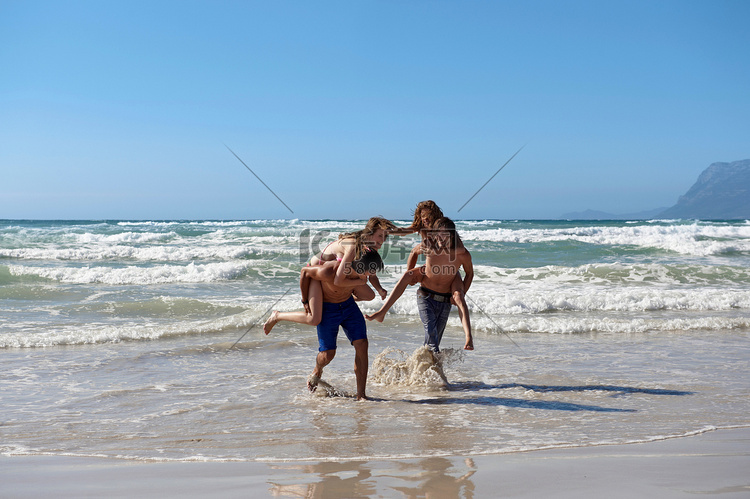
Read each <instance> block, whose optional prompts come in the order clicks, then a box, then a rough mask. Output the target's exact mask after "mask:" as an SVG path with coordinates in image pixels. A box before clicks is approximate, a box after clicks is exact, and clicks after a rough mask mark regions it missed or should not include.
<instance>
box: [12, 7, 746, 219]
mask: <svg viewBox="0 0 750 499" xmlns="http://www.w3.org/2000/svg"><path fill="white" fill-rule="evenodd" d="M749 25H750V2H748V1H745V0H739V1H724V0H711V1H708V0H706V1H687V0H680V1H653V0H649V1H600V0H597V1H590V2H589V1H569V2H568V1H521V0H515V1H512V2H508V1H441V0H430V1H421V0H420V1H417V0H403V1H395V0H393V1H386V0H380V1H351V0H344V1H308V0H304V1H268V0H264V1H237V2H230V1H174V2H170V1H144V2H140V1H132V0H127V1H99V0H97V1H54V2H47V1H43V2H40V1H34V0H19V1H16V0H12V1H9V0H0V68H2V69H1V70H0V71H2V76H0V218H79V219H80V218H86V219H89V218H94V219H103V218H126V219H155V218H159V219H174V218H178V219H185V218H190V219H192V218H212V219H216V218H218V219H255V218H301V219H310V218H347V219H348V218H366V217H369V216H373V215H377V214H380V215H383V216H386V217H389V218H394V219H403V218H408V217H410V215H411V210H412V209H413V207H414V205H415V204H416V203H417V202H418V201H420V200H423V199H434V200H435V201H436V202H438V204H439V205H441V207H442V208H443V210H444V211H445V212H446V214H447V215H448V216H451V217H454V218H470V219H473V218H480V219H481V218H547V217H557V216H559V215H562V214H563V213H566V212H570V211H580V210H584V209H587V208H590V209H597V210H603V211H608V212H611V213H629V212H635V211H640V210H647V209H652V208H657V207H662V206H670V205H672V204H674V203H675V202H676V201H677V197H678V196H679V195H680V194H683V193H684V192H685V191H686V190H687V189H688V188H689V187H690V186H691V185H692V184H693V182H694V181H695V180H696V178H697V176H698V175H699V174H700V172H701V171H703V169H705V168H706V167H708V165H709V164H711V163H713V162H717V161H735V160H740V159H747V158H750V90H748V89H750V51H749V49H748V47H750V29H748V26H749ZM225 144H226V145H227V146H229V147H230V148H231V149H232V150H234V151H235V152H236V153H237V154H238V155H239V156H240V157H241V158H242V159H243V160H244V161H245V162H246V163H247V164H248V165H249V166H250V167H251V168H252V169H253V170H254V171H255V173H256V174H257V175H258V176H259V177H260V178H261V179H263V181H265V183H266V184H267V185H268V186H269V187H270V188H271V189H272V190H273V191H274V192H275V193H276V194H277V195H278V196H279V197H280V198H281V199H282V200H284V202H285V203H286V204H287V205H288V206H289V207H290V208H291V209H292V210H293V211H294V213H293V214H292V213H290V212H289V210H287V208H285V207H284V205H283V204H282V203H280V202H279V201H278V200H277V199H276V198H275V197H274V196H273V194H271V193H270V192H269V191H268V190H267V189H266V188H265V187H264V186H263V185H262V184H261V183H260V182H259V181H258V180H257V179H256V178H255V177H254V176H253V175H252V174H251V173H250V172H249V171H248V170H246V169H245V167H244V166H242V164H241V163H240V162H239V161H238V160H237V159H236V158H235V157H234V156H233V155H232V154H231V153H230V152H229V151H228V150H227V148H226V147H225ZM524 145H525V148H524V149H523V150H522V151H521V153H519V154H518V156H517V157H516V158H515V159H514V160H513V161H512V162H511V163H510V164H509V165H508V166H507V167H506V168H505V169H504V170H503V171H501V172H500V173H499V174H498V175H497V176H496V177H495V178H494V179H493V180H492V182H490V183H489V184H488V185H487V186H486V187H485V188H484V189H483V190H482V191H481V192H480V193H479V194H478V195H477V196H476V197H475V198H474V199H473V200H472V201H471V203H469V204H468V205H467V206H466V207H465V208H464V209H463V210H462V211H461V212H460V213H458V209H459V208H460V207H461V206H462V205H463V204H464V203H465V202H466V200H467V199H469V198H470V197H471V195H472V194H474V193H475V192H476V190H477V189H479V188H480V187H481V186H482V184H484V183H485V182H486V181H487V180H488V179H489V178H490V177H491V176H492V175H493V174H494V173H495V172H496V171H497V169H498V168H500V166H502V164H503V163H505V161H506V160H507V159H508V158H509V157H510V156H512V155H513V153H515V152H516V151H517V150H518V149H519V148H520V147H521V146H524Z"/></svg>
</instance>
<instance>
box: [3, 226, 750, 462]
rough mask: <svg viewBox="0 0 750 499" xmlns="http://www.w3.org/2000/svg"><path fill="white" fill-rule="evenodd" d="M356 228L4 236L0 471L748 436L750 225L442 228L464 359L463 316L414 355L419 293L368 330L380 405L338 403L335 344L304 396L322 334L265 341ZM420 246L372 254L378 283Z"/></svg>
mask: <svg viewBox="0 0 750 499" xmlns="http://www.w3.org/2000/svg"><path fill="white" fill-rule="evenodd" d="M395 222H396V223H397V224H398V225H400V226H406V225H408V221H406V220H401V221H395ZM363 226H364V221H363V220H318V221H306V220H249V221H96V220H91V221H27V220H2V221H0V358H1V359H2V367H3V368H2V373H1V374H0V394H1V395H0V397H2V403H1V404H0V454H2V455H5V456H19V455H65V456H95V457H104V458H117V459H125V460H134V461H264V462H285V461H310V462H315V463H318V462H327V461H352V460H370V459H407V458H418V457H419V458H421V457H440V456H479V455H487V454H499V453H513V452H521V451H530V450H536V449H546V448H555V447H580V446H596V445H608V444H624V443H631V442H645V441H652V440H659V439H666V438H672V437H680V436H687V435H694V434H697V433H701V432H706V431H710V430H713V429H717V428H734V427H743V426H750V376H749V375H748V374H749V373H750V341H748V340H750V222H748V221H739V222H737V221H726V222H718V221H712V222H706V221H674V220H659V221H521V220H519V221H514V220H507V221H506V220H481V221H468V220H467V221H457V227H458V231H459V234H460V235H461V237H462V239H463V241H464V243H465V245H466V247H467V249H468V250H469V251H470V252H471V254H472V257H473V262H474V269H475V278H474V282H473V284H472V286H471V289H470V290H469V293H468V295H467V302H468V304H469V308H470V310H471V318H472V324H473V327H474V343H475V348H476V350H474V351H464V350H462V346H463V333H462V330H461V326H460V322H459V320H458V317H457V312H456V311H455V308H454V311H453V312H452V313H451V318H450V320H449V323H448V326H447V329H446V333H445V337H444V338H443V343H442V345H441V347H442V350H443V352H442V355H441V359H440V362H439V363H438V364H430V363H429V362H428V361H425V352H424V350H422V349H421V346H422V342H423V330H422V325H421V322H420V320H419V316H418V312H417V305H416V299H415V296H414V295H415V290H414V288H410V289H408V290H407V291H406V293H405V294H404V295H403V296H402V298H401V299H400V300H399V301H398V302H397V303H396V305H395V306H394V307H393V309H392V310H391V311H390V312H389V314H388V315H387V316H386V319H385V321H384V322H383V323H368V334H369V338H370V351H369V353H370V376H369V381H368V395H369V396H370V397H372V399H373V400H371V401H364V402H357V401H356V400H355V399H354V398H352V396H351V394H352V393H353V392H354V390H355V386H354V373H353V359H354V350H353V348H352V347H351V346H350V345H348V344H347V342H346V340H345V337H344V336H343V334H341V335H340V336H339V338H340V340H339V349H338V353H337V356H336V358H335V359H334V360H333V362H332V363H331V364H330V365H329V366H328V368H327V369H326V371H325V373H324V376H323V379H324V380H326V381H327V382H329V383H331V385H333V386H334V387H335V388H336V395H339V396H331V397H323V396H320V395H322V394H320V393H319V394H310V393H309V392H308V391H307V389H306V386H305V384H306V379H307V376H308V374H309V373H310V372H311V370H312V368H313V365H314V359H315V354H316V350H317V338H316V334H315V329H314V328H312V327H308V326H303V325H299V324H292V323H285V322H282V323H279V324H278V325H277V326H276V327H275V328H274V330H273V331H272V332H271V334H270V335H268V336H266V335H264V334H263V330H262V324H263V322H264V321H265V319H266V318H267V316H268V314H269V313H270V311H271V310H273V309H278V310H284V311H289V310H299V309H300V308H301V304H300V300H299V282H298V281H299V271H300V268H301V267H302V266H303V265H304V264H305V262H306V261H307V260H308V259H309V257H310V256H311V254H312V253H313V252H314V251H315V250H318V249H320V248H322V246H323V245H324V244H326V243H327V242H328V241H330V240H333V239H334V238H336V236H337V235H338V234H339V233H341V232H347V231H352V230H357V229H359V228H361V227H363ZM416 242H417V239H416V236H405V237H390V238H389V239H388V241H387V242H386V244H385V245H384V246H383V247H382V248H381V255H382V256H383V257H384V260H385V263H386V270H385V271H384V272H383V273H381V275H380V280H381V283H383V285H384V287H385V288H386V289H387V290H391V289H392V288H393V286H394V284H395V283H396V281H397V279H398V277H399V276H400V274H401V273H402V272H403V271H404V270H405V264H406V257H407V256H408V253H409V250H410V249H411V247H412V246H413V245H414V244H415V243H416ZM381 303H382V302H381V300H380V298H379V297H378V298H376V299H375V300H373V301H371V302H360V303H359V306H360V308H361V309H362V311H363V312H364V313H371V312H374V311H376V310H377V309H378V308H379V307H380V304H381ZM443 377H444V378H443ZM445 380H447V383H446V382H445Z"/></svg>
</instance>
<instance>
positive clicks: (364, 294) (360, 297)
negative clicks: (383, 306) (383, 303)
mask: <svg viewBox="0 0 750 499" xmlns="http://www.w3.org/2000/svg"><path fill="white" fill-rule="evenodd" d="M352 293H353V294H354V299H355V300H357V301H370V300H373V299H375V291H373V290H372V288H371V287H370V286H368V285H367V284H363V285H361V286H357V287H356V288H354V289H353V290H352Z"/></svg>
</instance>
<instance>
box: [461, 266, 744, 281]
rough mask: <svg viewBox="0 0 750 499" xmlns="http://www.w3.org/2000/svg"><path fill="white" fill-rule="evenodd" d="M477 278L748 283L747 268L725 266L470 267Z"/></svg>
mask: <svg viewBox="0 0 750 499" xmlns="http://www.w3.org/2000/svg"><path fill="white" fill-rule="evenodd" d="M474 272H475V279H476V280H477V281H492V282H493V283H495V284H498V285H501V286H502V285H509V284H516V283H528V282H531V281H534V282H537V283H547V284H550V285H552V284H560V285H562V284H566V285H569V284H576V283H578V284H600V285H623V284H625V285H642V286H663V285H680V286H688V285H699V286H718V285H739V286H746V285H749V284H750V268H747V267H736V266H729V265H716V266H711V265H676V264H675V265H665V264H655V263H654V264H622V263H611V264H610V263H592V264H587V265H580V266H575V267H565V266H558V265H546V266H543V267H527V268H500V267H493V266H489V265H475V266H474Z"/></svg>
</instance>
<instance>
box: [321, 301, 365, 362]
mask: <svg viewBox="0 0 750 499" xmlns="http://www.w3.org/2000/svg"><path fill="white" fill-rule="evenodd" d="M339 326H341V327H342V328H343V329H344V333H345V334H346V337H347V338H348V339H349V342H350V343H353V342H355V341H356V340H366V339H367V324H366V323H365V317H364V315H362V312H361V311H360V310H359V307H358V306H357V303H356V302H355V301H354V297H353V296H350V297H349V299H348V300H346V301H343V302H341V303H330V302H323V316H322V317H321V319H320V324H318V344H319V345H320V347H318V351H320V352H325V351H326V350H336V337H337V336H338V334H339Z"/></svg>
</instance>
